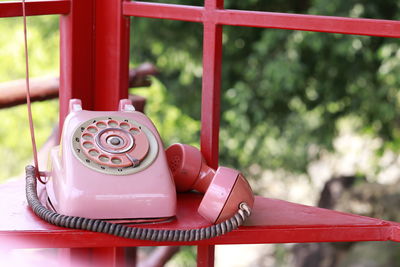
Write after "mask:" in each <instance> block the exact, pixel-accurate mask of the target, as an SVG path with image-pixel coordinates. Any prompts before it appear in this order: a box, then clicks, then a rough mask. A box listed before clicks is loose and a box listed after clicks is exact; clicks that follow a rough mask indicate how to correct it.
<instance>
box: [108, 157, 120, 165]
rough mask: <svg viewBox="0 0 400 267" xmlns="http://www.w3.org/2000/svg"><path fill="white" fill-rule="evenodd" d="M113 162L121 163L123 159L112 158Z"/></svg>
mask: <svg viewBox="0 0 400 267" xmlns="http://www.w3.org/2000/svg"><path fill="white" fill-rule="evenodd" d="M111 162H112V163H114V164H121V162H122V160H121V159H120V158H112V159H111Z"/></svg>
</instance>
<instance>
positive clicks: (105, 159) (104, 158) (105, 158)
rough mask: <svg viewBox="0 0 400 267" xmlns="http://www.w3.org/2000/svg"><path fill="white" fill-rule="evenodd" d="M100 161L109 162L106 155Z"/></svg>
mask: <svg viewBox="0 0 400 267" xmlns="http://www.w3.org/2000/svg"><path fill="white" fill-rule="evenodd" d="M99 160H101V161H102V162H107V161H108V160H109V158H108V157H107V156H106V155H100V156H99Z"/></svg>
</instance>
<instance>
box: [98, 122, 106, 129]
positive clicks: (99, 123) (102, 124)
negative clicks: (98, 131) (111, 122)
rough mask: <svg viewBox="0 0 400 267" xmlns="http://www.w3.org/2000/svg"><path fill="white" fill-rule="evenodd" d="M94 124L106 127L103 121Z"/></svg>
mask: <svg viewBox="0 0 400 267" xmlns="http://www.w3.org/2000/svg"><path fill="white" fill-rule="evenodd" d="M96 126H97V127H99V128H106V127H107V125H106V123H105V122H102V121H99V122H98V123H96Z"/></svg>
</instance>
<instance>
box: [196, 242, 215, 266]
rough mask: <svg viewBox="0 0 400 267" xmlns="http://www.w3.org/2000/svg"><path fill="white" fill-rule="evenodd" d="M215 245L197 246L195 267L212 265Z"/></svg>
mask: <svg viewBox="0 0 400 267" xmlns="http://www.w3.org/2000/svg"><path fill="white" fill-rule="evenodd" d="M214 256H215V246H213V245H209V246H207V245H200V246H197V267H212V266H214Z"/></svg>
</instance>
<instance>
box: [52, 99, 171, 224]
mask: <svg viewBox="0 0 400 267" xmlns="http://www.w3.org/2000/svg"><path fill="white" fill-rule="evenodd" d="M128 101H129V100H122V102H121V105H120V109H121V108H122V110H121V111H111V112H101V111H86V110H81V108H80V106H81V105H80V101H79V100H76V99H74V100H71V102H70V114H69V115H68V116H67V118H66V119H65V122H64V129H63V133H62V143H61V145H60V146H57V147H55V148H53V150H52V151H51V155H50V159H51V165H52V169H51V177H50V180H49V182H48V183H47V185H46V189H47V193H48V196H49V199H50V201H51V203H52V205H53V207H54V208H55V209H56V211H57V212H58V213H61V214H64V215H71V216H82V217H87V218H97V219H128V218H160V217H171V216H174V215H175V212H176V191H175V186H174V181H173V179H172V176H171V173H170V170H169V168H168V165H167V161H166V156H165V152H164V149H163V144H162V141H161V139H160V136H159V134H158V132H157V130H156V128H155V127H154V125H153V123H152V122H151V121H150V120H149V119H148V118H147V117H146V116H145V115H144V114H142V113H140V112H136V111H133V110H132V108H130V107H132V106H130V107H129V105H128V104H129V103H130V102H128ZM101 116H110V117H112V116H119V117H127V118H128V119H133V120H135V121H137V122H138V123H141V124H143V125H145V126H146V127H147V128H148V129H149V130H150V131H151V132H152V133H153V134H154V136H155V138H156V140H157V143H158V155H157V157H156V159H155V160H154V162H153V163H152V164H151V165H149V166H148V167H147V168H146V169H144V170H142V171H140V172H137V173H134V174H130V175H117V176H113V175H110V174H104V173H100V172H98V171H95V170H92V169H90V168H88V167H86V166H84V165H83V164H82V163H81V162H80V161H79V160H78V159H77V158H76V156H75V155H73V152H72V149H73V148H72V142H71V137H72V135H73V133H74V131H75V129H76V127H77V126H78V125H80V124H81V123H83V122H85V121H87V120H89V119H91V118H93V117H101ZM60 150H61V151H60Z"/></svg>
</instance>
